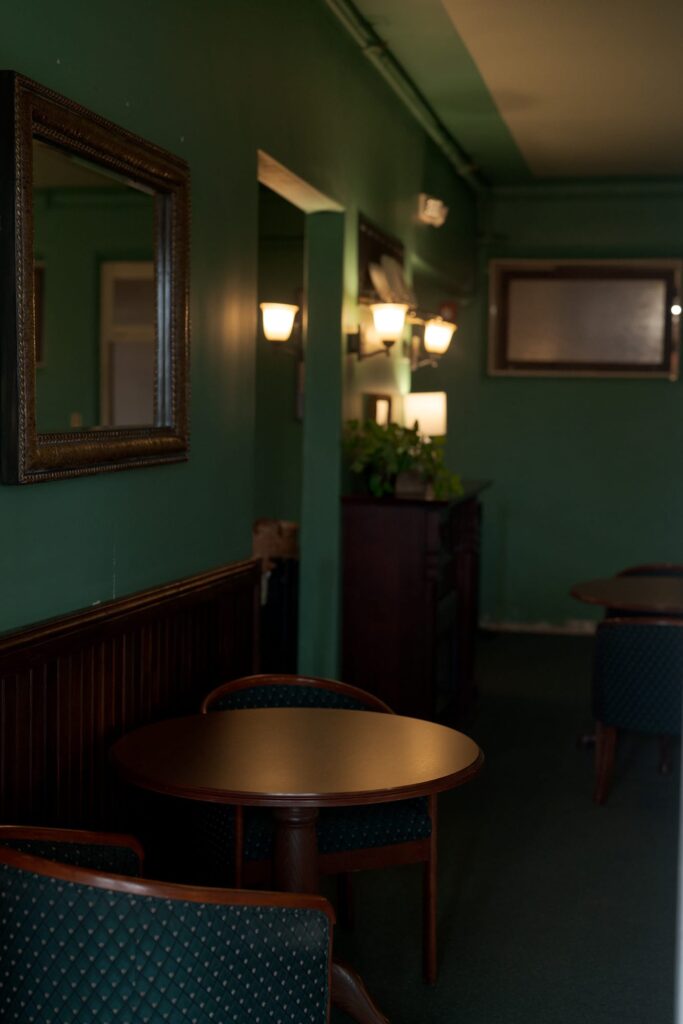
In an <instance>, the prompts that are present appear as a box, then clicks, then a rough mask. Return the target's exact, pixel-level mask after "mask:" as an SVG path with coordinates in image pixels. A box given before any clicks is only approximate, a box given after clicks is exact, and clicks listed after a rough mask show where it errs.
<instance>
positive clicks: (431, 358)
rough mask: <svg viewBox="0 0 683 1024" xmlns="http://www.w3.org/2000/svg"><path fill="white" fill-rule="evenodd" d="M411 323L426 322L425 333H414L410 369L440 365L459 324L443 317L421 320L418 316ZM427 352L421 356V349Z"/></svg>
mask: <svg viewBox="0 0 683 1024" xmlns="http://www.w3.org/2000/svg"><path fill="white" fill-rule="evenodd" d="M411 323H417V324H424V334H423V337H422V338H420V336H419V334H414V335H413V338H412V343H411V349H410V369H411V370H419V369H420V368H421V367H423V366H438V363H439V359H440V358H441V356H442V355H444V353H445V352H447V351H448V349H449V347H450V344H451V339H452V337H453V335H454V333H455V332H456V331H457V329H458V328H457V325H456V324H454V323H451V321H449V320H444V319H443V317H440V316H437V317H432V318H431V319H430V320H426V321H425V320H419V319H418V318H417V317H416V318H415V319H414V320H411ZM422 349H424V351H425V352H426V357H425V358H420V355H421V350H422Z"/></svg>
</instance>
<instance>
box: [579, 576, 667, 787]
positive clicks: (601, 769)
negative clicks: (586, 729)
mask: <svg viewBox="0 0 683 1024" xmlns="http://www.w3.org/2000/svg"><path fill="white" fill-rule="evenodd" d="M648 568H649V567H648ZM628 573H629V570H624V572H623V573H619V575H620V576H625V575H628ZM621 625H627V626H639V625H643V626H673V627H674V628H677V629H683V619H672V618H654V617H652V618H647V617H643V616H640V617H636V616H634V617H633V618H630V617H629V618H624V617H616V616H615V617H613V618H606V619H603V621H602V622H600V623H599V625H598V629H599V630H602V629H613V628H615V627H616V628H618V627H619V626H621ZM681 685H683V682H682V684H681ZM618 737H619V728H618V726H616V725H606V724H605V723H604V722H600V721H597V720H596V723H595V788H594V790H593V800H594V801H595V803H596V804H599V805H602V804H604V803H606V801H607V797H608V796H609V791H610V786H611V784H612V776H613V775H614V763H615V760H616V752H617V740H618ZM669 744H670V737H669V736H660V737H659V770H660V772H661V773H662V774H663V775H666V774H668V772H669V771H670V750H669Z"/></svg>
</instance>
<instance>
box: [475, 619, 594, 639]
mask: <svg viewBox="0 0 683 1024" xmlns="http://www.w3.org/2000/svg"><path fill="white" fill-rule="evenodd" d="M596 627H597V622H595V621H593V620H591V619H565V621H564V622H509V621H507V620H502V621H499V622H497V621H495V620H493V619H482V620H481V621H480V623H479V628H480V629H483V630H485V631H486V632H489V633H536V634H539V635H545V636H593V635H594V633H595V630H596Z"/></svg>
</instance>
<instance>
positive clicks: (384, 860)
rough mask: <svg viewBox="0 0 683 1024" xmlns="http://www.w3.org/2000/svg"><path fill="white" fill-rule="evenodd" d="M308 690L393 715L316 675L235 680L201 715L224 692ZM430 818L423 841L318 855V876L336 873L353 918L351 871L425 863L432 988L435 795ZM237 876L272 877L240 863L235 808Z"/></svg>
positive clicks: (214, 694) (254, 864)
mask: <svg viewBox="0 0 683 1024" xmlns="http://www.w3.org/2000/svg"><path fill="white" fill-rule="evenodd" d="M282 685H285V686H307V687H315V688H317V689H322V690H330V691H332V692H334V693H339V694H343V695H345V696H347V697H349V698H351V699H352V700H356V701H358V702H359V703H361V704H364V705H365V706H366V707H367V709H368V710H369V711H377V712H378V713H381V714H388V715H393V714H395V713H396V712H395V711H394V710H393V709H392V708H390V707H389V705H388V704H385V703H384V701H383V700H380V698H379V697H376V696H375V695H374V694H372V693H368V692H367V691H366V690H362V689H360V688H359V687H357V686H352V685H351V684H350V683H342V682H339V681H338V680H336V679H324V678H321V677H319V676H301V675H286V674H273V675H253V676H244V677H242V678H240V679H233V680H231V681H230V682H227V683H222V684H221V685H220V686H217V687H216V688H215V689H214V690H212V691H211V693H209V694H207V696H206V697H205V698H204V700H203V701H202V703H201V707H200V712H201V713H202V714H207V713H209V712H210V711H211V710H212V708H213V705H214V704H215V703H216V702H217V701H218V700H220V698H221V697H223V696H225V695H226V694H233V693H237V692H239V691H240V690H247V689H251V688H253V687H256V686H282ZM428 801H429V816H430V818H431V822H432V832H431V835H430V836H429V838H427V839H417V840H411V841H409V842H404V843H391V844H389V845H387V846H375V847H366V848H363V849H357V850H343V851H339V852H336V853H321V854H319V856H318V864H319V868H320V871H321V873H322V874H338V875H340V881H341V885H340V896H342V900H340V906H341V907H343V910H344V917H345V918H346V920H347V921H350V920H351V917H352V914H351V912H350V906H351V879H350V872H353V871H363V870H370V869H372V868H384V867H393V866H395V865H400V864H423V865H424V867H423V875H422V908H423V909H422V957H423V974H424V978H425V981H426V982H427V983H428V984H430V985H433V984H434V983H435V982H436V978H437V936H436V924H437V867H438V861H437V821H438V818H437V796H436V794H432V795H431V796H429V797H428ZM234 811H235V852H234V863H235V875H234V884H235V885H236V886H241V885H242V884H244V883H245V882H246V883H247V884H252V885H255V884H262V883H264V882H266V883H267V881H268V880H269V879H270V873H271V861H270V860H262V861H251V862H249V863H246V864H245V862H244V857H243V847H244V808H243V807H237V806H236V807H235V808H234Z"/></svg>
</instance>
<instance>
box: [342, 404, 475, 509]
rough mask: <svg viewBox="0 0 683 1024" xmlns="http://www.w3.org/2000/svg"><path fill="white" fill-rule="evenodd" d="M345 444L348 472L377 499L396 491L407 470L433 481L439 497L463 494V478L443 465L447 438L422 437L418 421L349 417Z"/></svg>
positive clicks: (428, 481) (344, 451)
mask: <svg viewBox="0 0 683 1024" xmlns="http://www.w3.org/2000/svg"><path fill="white" fill-rule="evenodd" d="M342 444H343V453H344V460H345V462H346V464H347V467H348V469H349V471H350V472H351V473H352V474H353V475H354V476H357V477H359V478H360V479H361V480H362V482H363V483H364V485H365V488H366V489H367V490H368V491H369V492H370V494H372V495H374V496H375V497H376V498H381V497H383V496H384V495H386V494H393V493H394V486H395V483H396V477H397V476H398V474H399V473H403V472H406V471H408V470H413V471H415V472H418V473H419V474H420V475H421V477H422V479H423V480H424V481H425V483H432V484H433V486H434V494H435V497H437V498H441V499H445V498H451V497H455V496H457V495H458V494H462V483H461V481H460V477H459V476H457V474H456V473H451V472H450V470H448V469H447V468H446V466H445V465H444V439H443V438H438V439H437V440H436V441H432V440H430V439H428V438H421V437H420V435H419V433H418V430H417V423H415V425H414V426H412V427H403V426H400V425H399V424H398V423H389V424H387V425H386V426H380V425H379V424H378V423H375V422H374V421H373V420H366V421H365V422H363V423H361V422H360V421H359V420H349V422H348V423H346V424H345V427H344V435H343V441H342Z"/></svg>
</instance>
